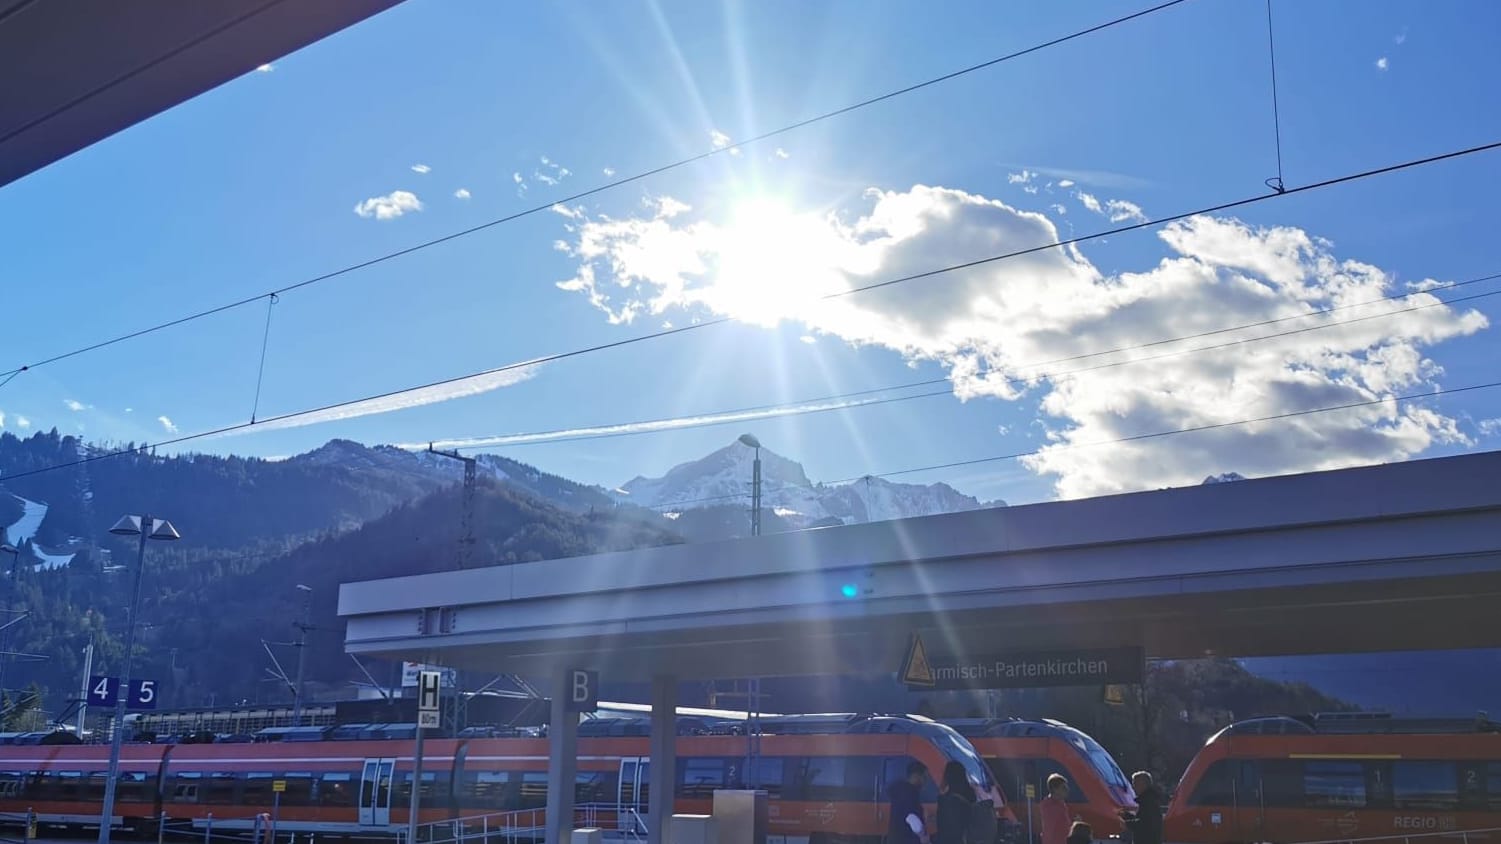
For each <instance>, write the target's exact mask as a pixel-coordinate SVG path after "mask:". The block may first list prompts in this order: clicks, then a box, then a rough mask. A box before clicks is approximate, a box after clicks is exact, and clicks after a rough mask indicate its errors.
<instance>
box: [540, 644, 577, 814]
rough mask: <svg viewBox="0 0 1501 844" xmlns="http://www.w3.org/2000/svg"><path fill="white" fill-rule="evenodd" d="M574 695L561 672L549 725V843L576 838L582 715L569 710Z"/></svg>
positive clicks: (556, 681)
mask: <svg viewBox="0 0 1501 844" xmlns="http://www.w3.org/2000/svg"><path fill="white" fill-rule="evenodd" d="M571 694H573V689H572V688H570V686H569V672H567V671H560V672H558V676H557V679H556V680H554V681H553V688H552V720H551V721H549V722H548V725H547V744H548V753H547V844H569V841H570V840H571V839H572V837H573V795H574V788H575V785H574V783H575V781H576V779H577V777H576V776H575V775H574V772H575V771H576V770H577V768H578V755H579V754H578V746H579V717H578V713H576V712H569V711H568V700H569V696H570V695H571Z"/></svg>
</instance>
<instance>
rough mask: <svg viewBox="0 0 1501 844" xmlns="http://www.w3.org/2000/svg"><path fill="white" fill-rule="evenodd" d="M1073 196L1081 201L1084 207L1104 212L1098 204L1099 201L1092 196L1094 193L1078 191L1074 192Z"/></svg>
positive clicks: (1099, 212) (1097, 212) (1096, 211)
mask: <svg viewBox="0 0 1501 844" xmlns="http://www.w3.org/2000/svg"><path fill="white" fill-rule="evenodd" d="M1074 197H1075V198H1077V199H1078V200H1079V201H1080V202H1081V203H1083V204H1084V207H1085V208H1088V209H1089V210H1091V211H1093V212H1095V213H1096V214H1103V213H1105V209H1104V208H1103V207H1102V206H1101V205H1100V201H1099V200H1098V199H1096V198H1095V197H1094V194H1090V193H1085V192H1084V191H1079V192H1077V193H1075V194H1074Z"/></svg>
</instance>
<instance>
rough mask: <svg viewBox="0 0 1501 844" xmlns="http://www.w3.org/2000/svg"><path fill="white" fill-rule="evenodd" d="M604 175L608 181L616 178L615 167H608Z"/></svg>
mask: <svg viewBox="0 0 1501 844" xmlns="http://www.w3.org/2000/svg"><path fill="white" fill-rule="evenodd" d="M604 174H605V178H606V179H610V178H614V176H615V168H614V167H606V168H605V169H604Z"/></svg>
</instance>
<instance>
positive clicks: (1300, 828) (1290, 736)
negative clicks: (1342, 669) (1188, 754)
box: [1164, 713, 1501, 844]
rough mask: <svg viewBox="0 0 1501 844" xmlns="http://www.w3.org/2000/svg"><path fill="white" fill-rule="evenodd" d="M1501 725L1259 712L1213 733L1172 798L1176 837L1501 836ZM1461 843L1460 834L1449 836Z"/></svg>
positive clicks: (1223, 841)
mask: <svg viewBox="0 0 1501 844" xmlns="http://www.w3.org/2000/svg"><path fill="white" fill-rule="evenodd" d="M1495 829H1501V724H1497V723H1496V722H1493V721H1490V720H1489V719H1487V718H1485V717H1483V716H1482V717H1480V718H1472V719H1415V718H1393V717H1391V716H1389V715H1382V714H1376V713H1334V714H1330V715H1319V716H1315V717H1312V718H1288V717H1272V718H1255V719H1251V720H1249V721H1242V722H1239V723H1236V724H1232V725H1230V726H1228V727H1226V728H1225V729H1223V730H1221V731H1220V732H1219V733H1217V734H1215V735H1214V736H1213V737H1212V738H1210V739H1209V741H1208V743H1206V744H1205V745H1204V747H1203V748H1202V749H1201V750H1200V751H1199V753H1198V755H1196V756H1195V757H1194V760H1193V761H1192V762H1191V763H1189V766H1188V769H1187V770H1186V771H1184V773H1183V778H1182V780H1181V781H1180V782H1179V784H1178V788H1177V790H1176V792H1175V793H1174V794H1173V798H1172V800H1171V802H1169V804H1168V811H1167V819H1166V828H1165V833H1164V839H1165V840H1166V841H1170V842H1175V844H1246V842H1293V841H1348V840H1353V839H1359V838H1376V837H1387V836H1390V837H1396V836H1417V835H1421V834H1424V833H1461V832H1464V833H1466V835H1465V836H1463V837H1464V838H1465V839H1466V840H1468V841H1470V842H1472V844H1480V843H1481V842H1484V841H1491V842H1493V844H1494V842H1501V833H1495V832H1490V833H1485V832H1481V833H1476V832H1472V831H1471V830H1495ZM1447 840H1450V841H1459V840H1460V836H1459V835H1457V834H1456V835H1455V836H1454V837H1453V838H1449V839H1447Z"/></svg>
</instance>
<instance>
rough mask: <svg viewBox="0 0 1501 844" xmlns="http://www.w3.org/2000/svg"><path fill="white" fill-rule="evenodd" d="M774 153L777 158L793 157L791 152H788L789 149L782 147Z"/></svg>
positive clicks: (784, 159)
mask: <svg viewBox="0 0 1501 844" xmlns="http://www.w3.org/2000/svg"><path fill="white" fill-rule="evenodd" d="M772 155H775V156H776V157H777V158H780V159H782V160H783V161H786V160H787V159H789V158H791V157H792V154H791V153H789V152H787V150H785V149H782V148H781V147H777V149H776V152H773V153H772Z"/></svg>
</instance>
